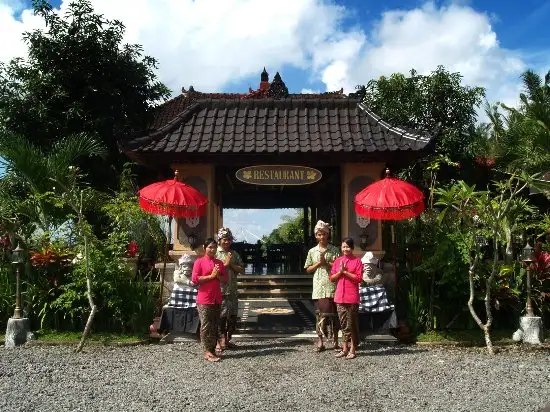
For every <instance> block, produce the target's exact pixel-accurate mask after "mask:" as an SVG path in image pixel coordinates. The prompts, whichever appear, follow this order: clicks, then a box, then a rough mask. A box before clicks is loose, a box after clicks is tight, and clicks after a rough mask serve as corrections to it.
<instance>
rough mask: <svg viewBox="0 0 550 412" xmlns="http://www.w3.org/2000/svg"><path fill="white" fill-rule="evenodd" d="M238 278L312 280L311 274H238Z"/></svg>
mask: <svg viewBox="0 0 550 412" xmlns="http://www.w3.org/2000/svg"><path fill="white" fill-rule="evenodd" d="M237 279H238V280H282V279H303V280H306V279H307V280H310V281H313V276H311V275H277V274H274V275H238V276H237Z"/></svg>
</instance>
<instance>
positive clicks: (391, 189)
mask: <svg viewBox="0 0 550 412" xmlns="http://www.w3.org/2000/svg"><path fill="white" fill-rule="evenodd" d="M354 202H355V212H356V213H357V214H358V215H360V216H366V217H369V218H371V219H378V220H392V221H393V220H403V219H408V218H411V217H415V216H419V215H420V214H421V213H422V212H423V211H424V194H423V193H422V192H421V191H420V190H419V189H418V188H417V187H415V186H413V185H411V184H410V183H407V182H405V181H403V180H399V179H395V178H393V177H390V170H389V169H386V177H385V178H384V179H382V180H379V181H377V182H374V183H371V184H370V185H368V186H367V187H365V188H364V189H363V190H361V191H360V192H359V193H357V194H356V195H355V198H354ZM391 242H392V246H393V271H394V281H395V290H397V266H396V262H395V230H394V227H393V224H392V225H391Z"/></svg>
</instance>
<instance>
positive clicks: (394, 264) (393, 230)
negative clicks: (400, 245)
mask: <svg viewBox="0 0 550 412" xmlns="http://www.w3.org/2000/svg"><path fill="white" fill-rule="evenodd" d="M390 228H391V245H392V253H393V282H394V284H393V289H394V293H395V297H396V299H397V263H396V257H395V249H396V245H395V227H394V225H393V221H392V223H391V226H390Z"/></svg>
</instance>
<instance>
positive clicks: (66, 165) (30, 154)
mask: <svg viewBox="0 0 550 412" xmlns="http://www.w3.org/2000/svg"><path fill="white" fill-rule="evenodd" d="M105 153H106V152H105V149H104V148H103V147H102V146H101V144H99V143H98V142H97V141H96V140H94V139H93V138H91V137H90V136H88V135H85V134H81V133H80V134H75V135H71V136H69V137H68V138H66V139H61V140H59V141H57V142H56V143H55V144H54V145H53V147H51V148H49V149H48V150H46V149H41V148H40V147H38V146H37V145H36V144H34V143H31V142H30V141H29V140H28V139H27V138H24V137H22V136H18V135H12V134H9V133H7V132H6V133H0V156H1V159H2V160H1V161H2V163H3V165H4V166H5V168H6V174H5V175H4V176H3V177H2V178H1V182H2V183H1V184H0V195H1V196H2V197H3V201H2V202H1V203H2V208H0V209H1V210H3V211H4V218H5V219H6V220H11V221H13V222H18V223H19V225H30V227H27V229H28V231H29V232H32V230H33V228H39V229H41V230H42V231H43V232H49V231H50V230H52V229H53V228H55V227H57V226H59V225H61V224H62V223H63V222H65V221H66V220H67V214H68V213H69V211H68V210H67V208H66V205H64V204H63V203H62V202H59V201H58V196H61V195H62V193H63V192H64V190H65V188H66V187H69V186H70V185H73V184H74V180H75V179H77V178H78V179H81V178H82V176H81V173H80V171H79V169H78V168H76V167H75V166H74V165H75V163H76V162H77V161H78V160H79V159H82V158H88V157H91V158H93V157H101V156H104V155H105ZM13 189H15V190H13ZM86 194H87V195H88V196H89V198H88V199H85V200H87V203H88V205H89V206H90V209H91V210H93V207H92V206H94V205H97V204H98V202H97V199H98V197H99V193H98V192H97V191H94V190H91V189H88V190H87V191H86ZM92 198H94V200H92ZM27 235H28V236H30V233H28V234H27Z"/></svg>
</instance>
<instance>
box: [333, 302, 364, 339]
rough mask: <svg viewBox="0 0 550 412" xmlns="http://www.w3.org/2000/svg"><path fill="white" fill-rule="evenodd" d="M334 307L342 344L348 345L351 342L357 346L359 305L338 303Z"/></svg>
mask: <svg viewBox="0 0 550 412" xmlns="http://www.w3.org/2000/svg"><path fill="white" fill-rule="evenodd" d="M336 307H337V310H338V318H339V319H340V327H341V328H342V338H343V340H344V342H346V343H349V341H350V340H352V342H353V343H354V344H355V345H357V344H358V343H359V339H358V337H359V325H358V321H357V320H358V312H359V305H358V304H355V303H338V304H337V305H336Z"/></svg>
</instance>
